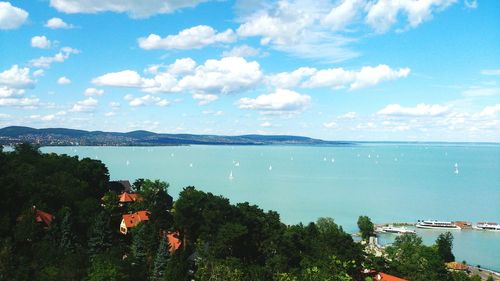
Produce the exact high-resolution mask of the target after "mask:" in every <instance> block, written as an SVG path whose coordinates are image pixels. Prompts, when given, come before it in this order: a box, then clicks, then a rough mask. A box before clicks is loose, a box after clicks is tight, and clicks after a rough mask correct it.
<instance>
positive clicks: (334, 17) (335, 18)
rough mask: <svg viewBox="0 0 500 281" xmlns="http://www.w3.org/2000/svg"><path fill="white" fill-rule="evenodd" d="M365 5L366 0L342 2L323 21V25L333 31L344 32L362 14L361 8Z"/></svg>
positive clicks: (342, 0)
mask: <svg viewBox="0 0 500 281" xmlns="http://www.w3.org/2000/svg"><path fill="white" fill-rule="evenodd" d="M365 3H366V0H341V1H340V3H339V4H338V5H337V6H335V7H333V8H332V9H331V10H330V12H329V13H328V14H327V15H326V16H325V17H324V18H323V19H322V23H323V24H324V25H327V26H328V27H329V28H331V29H332V30H342V29H344V28H345V27H346V26H347V25H349V24H350V23H351V22H352V21H353V20H354V18H355V17H356V15H358V14H359V13H360V12H361V11H360V9H359V8H360V7H363V6H364V5H365Z"/></svg>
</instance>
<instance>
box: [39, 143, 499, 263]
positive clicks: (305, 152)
mask: <svg viewBox="0 0 500 281" xmlns="http://www.w3.org/2000/svg"><path fill="white" fill-rule="evenodd" d="M42 151H43V152H55V153H58V154H62V153H64V154H68V155H78V156H81V157H90V158H93V159H99V160H101V161H103V162H104V163H105V164H106V166H107V167H108V169H109V172H110V176H111V179H113V180H118V179H128V180H130V181H131V182H133V181H134V180H135V179H136V178H150V179H161V180H165V181H167V182H169V183H170V187H169V193H170V194H171V195H172V196H174V198H175V197H176V196H177V194H178V193H179V192H180V191H181V190H182V188H183V187H185V186H188V185H193V186H196V187H197V188H199V189H201V190H204V191H207V192H212V193H214V194H219V195H223V196H225V197H227V198H229V199H230V200H231V202H232V203H237V202H244V201H248V202H250V203H252V204H256V205H259V206H260V207H261V208H263V209H265V210H275V211H277V212H279V213H280V215H281V218H282V220H283V221H284V222H285V223H288V224H294V223H298V222H304V223H308V222H310V221H315V220H316V219H317V218H319V217H332V218H334V219H335V221H336V222H337V223H338V224H340V225H342V226H343V227H344V230H346V231H348V232H355V231H357V226H356V222H357V218H358V216H359V215H368V216H369V217H371V219H372V221H373V222H375V223H389V222H415V221H417V220H418V219H438V220H450V221H455V220H465V221H470V222H473V223H475V222H478V221H494V222H498V223H500V145H495V144H491V145H486V144H478V145H473V144H394V143H373V144H370V143H363V144H359V145H353V146H203V145H199V146H198V145H197V146H167V147H43V148H42ZM230 175H232V177H230ZM418 233H419V235H421V236H422V237H423V239H424V242H426V243H428V244H431V243H433V241H434V240H435V238H436V237H437V235H438V234H439V233H440V232H439V231H436V230H421V231H419V232H418ZM452 233H453V234H454V237H455V241H454V253H455V256H456V258H457V260H458V261H462V260H466V261H467V262H468V263H470V264H473V265H477V264H479V265H481V266H482V267H485V268H490V269H494V270H497V271H500V232H496V233H493V232H481V231H472V230H470V231H468V230H463V231H454V232H452ZM392 239H393V238H392V237H390V236H389V237H387V236H384V237H382V239H381V240H383V241H390V240H392Z"/></svg>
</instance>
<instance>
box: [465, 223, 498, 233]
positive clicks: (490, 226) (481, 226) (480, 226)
mask: <svg viewBox="0 0 500 281" xmlns="http://www.w3.org/2000/svg"><path fill="white" fill-rule="evenodd" d="M472 228H474V229H477V230H490V231H500V224H497V223H496V222H478V223H477V224H476V225H474V226H473V227H472Z"/></svg>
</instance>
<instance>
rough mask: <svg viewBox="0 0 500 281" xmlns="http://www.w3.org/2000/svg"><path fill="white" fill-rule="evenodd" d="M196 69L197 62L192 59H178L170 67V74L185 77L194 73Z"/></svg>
mask: <svg viewBox="0 0 500 281" xmlns="http://www.w3.org/2000/svg"><path fill="white" fill-rule="evenodd" d="M195 67H196V62H195V61H194V60H193V59H192V58H182V59H176V60H175V62H174V63H173V64H171V65H169V66H168V72H169V73H171V74H173V75H183V74H189V73H192V72H193V70H194V69H195Z"/></svg>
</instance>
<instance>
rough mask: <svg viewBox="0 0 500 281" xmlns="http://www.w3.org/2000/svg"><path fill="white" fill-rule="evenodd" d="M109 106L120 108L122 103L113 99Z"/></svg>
mask: <svg viewBox="0 0 500 281" xmlns="http://www.w3.org/2000/svg"><path fill="white" fill-rule="evenodd" d="M109 106H110V107H111V108H114V109H116V108H119V107H120V103H119V102H116V101H112V102H110V103H109Z"/></svg>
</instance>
